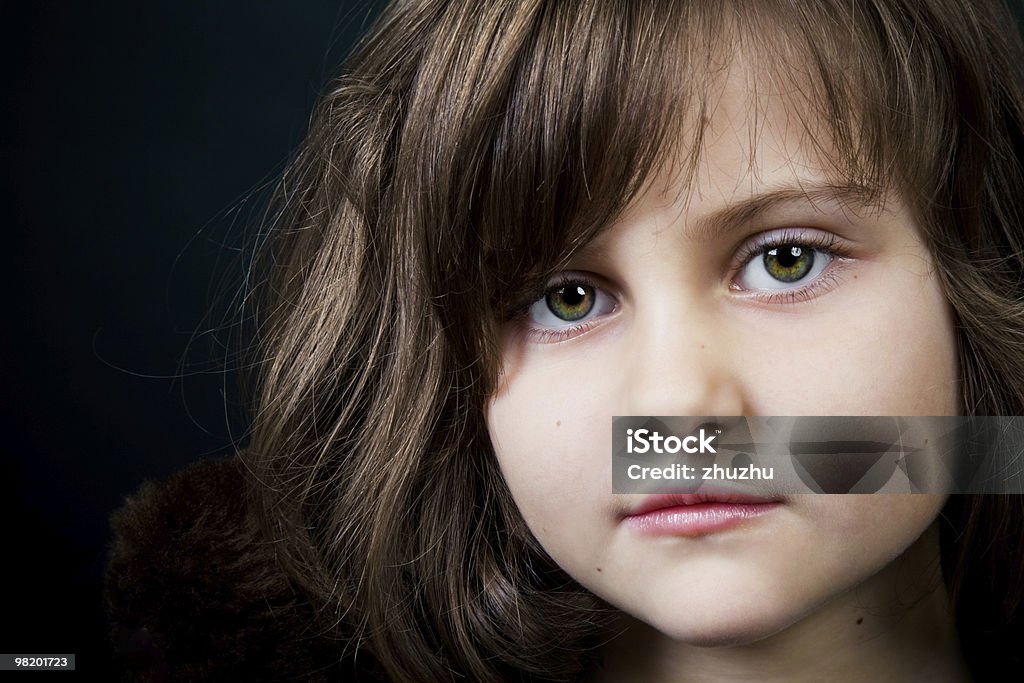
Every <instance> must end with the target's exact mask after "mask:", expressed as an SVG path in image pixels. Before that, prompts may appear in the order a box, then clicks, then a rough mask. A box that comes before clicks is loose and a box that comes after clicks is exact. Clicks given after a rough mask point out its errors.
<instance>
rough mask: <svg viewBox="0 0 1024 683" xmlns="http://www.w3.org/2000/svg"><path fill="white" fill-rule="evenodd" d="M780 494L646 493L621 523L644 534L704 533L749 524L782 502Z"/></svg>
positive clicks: (716, 492)
mask: <svg viewBox="0 0 1024 683" xmlns="http://www.w3.org/2000/svg"><path fill="white" fill-rule="evenodd" d="M782 504H783V502H782V499H781V498H766V497H763V496H753V495H749V494H743V493H738V492H732V491H698V492H696V493H680V494H663V495H653V496H647V497H646V498H644V499H643V500H641V501H640V502H639V503H638V504H637V505H635V506H633V507H632V508H631V509H629V510H628V511H627V512H626V514H625V516H624V517H623V518H622V523H623V524H625V525H626V526H627V527H630V528H632V529H634V530H636V531H637V532H639V533H642V534H644V535H651V536H704V535H707V534H712V533H716V532H719V531H725V530H726V529H732V528H734V527H738V526H743V525H746V524H748V523H750V522H752V521H754V520H756V519H758V518H760V517H764V516H766V515H768V514H770V513H771V512H772V511H774V510H777V509H778V508H780V507H781V506H782Z"/></svg>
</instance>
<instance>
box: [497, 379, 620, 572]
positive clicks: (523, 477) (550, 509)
mask: <svg viewBox="0 0 1024 683" xmlns="http://www.w3.org/2000/svg"><path fill="white" fill-rule="evenodd" d="M541 366H542V364H538V365H537V366H534V367H533V368H531V371H529V372H525V371H520V372H515V373H510V374H509V375H508V376H507V377H508V378H510V379H507V381H506V382H505V384H503V385H502V386H501V387H500V388H499V390H498V391H497V392H496V394H495V395H494V396H493V397H492V399H491V400H490V402H489V403H488V405H487V409H486V413H487V426H488V431H489V434H490V438H491V443H492V445H493V446H494V452H495V456H496V457H497V459H498V464H499V466H500V468H501V471H502V473H503V475H504V477H505V481H506V483H507V484H508V487H509V490H510V492H511V493H512V497H513V499H514V500H515V502H516V505H517V507H518V508H519V511H520V513H521V514H522V516H523V519H524V520H525V521H526V523H527V525H528V526H529V528H530V530H531V531H532V532H533V534H534V535H535V536H536V537H537V539H538V540H539V541H540V542H541V544H542V545H544V546H545V548H547V549H548V550H549V552H552V551H553V554H558V549H559V548H562V547H563V546H564V545H565V539H571V538H573V537H578V536H579V534H580V531H581V529H579V528H577V525H575V524H574V523H573V522H572V520H574V519H580V518H586V517H590V518H593V517H594V512H593V502H594V501H595V500H602V499H604V498H607V495H608V493H609V492H610V491H611V466H610V464H611V460H610V458H611V420H610V418H609V417H608V415H609V407H608V406H607V405H605V404H604V403H602V401H601V397H602V396H608V392H607V391H604V390H601V389H599V388H598V387H596V386H594V385H593V384H590V385H587V384H586V383H585V382H584V383H581V382H580V381H578V380H577V379H574V378H572V377H573V376H572V375H568V374H562V373H559V372H558V371H557V368H553V367H551V366H546V367H544V368H543V369H541ZM595 381H596V380H595ZM603 464H607V465H608V466H607V467H602V465H603ZM588 510H589V512H588Z"/></svg>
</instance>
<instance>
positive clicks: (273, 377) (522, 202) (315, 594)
mask: <svg viewBox="0 0 1024 683" xmlns="http://www.w3.org/2000/svg"><path fill="white" fill-rule="evenodd" d="M1014 28H1015V27H1014V23H1013V18H1012V16H1011V15H1010V14H1009V12H1008V11H1007V10H1006V8H1005V7H1003V6H1002V5H1001V4H999V3H998V2H996V1H995V0H992V1H985V2H979V1H976V0H970V1H968V0H912V1H911V0H863V1H857V2H850V1H849V0H842V1H840V0H834V1H833V0H824V1H822V2H815V3H807V2H793V1H791V0H756V1H755V0H708V1H706V2H692V1H686V2H684V1H681V0H677V1H673V2H603V1H598V0H573V1H571V2H563V1H559V2H545V1H543V0H523V1H520V2H511V1H501V0H485V1H478V0H473V1H472V2H470V1H467V2H441V1H439V0H438V1H423V2H396V3H394V4H393V5H392V6H390V7H389V8H388V9H387V10H386V11H385V12H384V14H383V15H382V17H381V18H380V19H379V21H378V23H377V25H376V27H375V28H374V30H373V31H372V32H371V33H370V35H369V36H368V37H367V38H366V39H365V40H364V42H363V43H362V44H361V46H360V47H359V49H358V50H357V51H356V53H355V54H354V55H353V57H352V58H351V59H350V60H349V61H348V63H347V64H346V66H345V69H344V72H343V74H342V76H341V77H340V78H339V79H338V80H337V81H336V82H335V83H334V84H333V85H332V86H331V89H330V91H329V92H328V94H327V95H326V97H325V98H324V100H323V101H322V103H321V105H320V107H319V109H318V110H317V113H316V115H315V117H314V121H313V124H312V127H311V130H310V133H309V136H308V139H307V140H306V142H305V144H304V145H303V147H302V150H301V151H300V153H299V155H298V157H297V158H296V160H295V162H294V164H293V165H292V167H291V168H290V170H289V171H288V172H287V174H286V176H285V178H284V180H283V182H282V183H281V187H280V194H279V199H280V203H279V211H278V213H277V214H276V221H275V225H274V229H273V231H272V232H271V233H270V234H269V235H268V236H267V238H268V243H267V246H266V249H265V252H264V253H265V255H266V259H265V260H264V262H263V264H262V266H263V270H262V271H257V272H264V273H266V277H265V278H264V279H261V280H259V285H258V290H259V291H258V292H257V294H258V297H256V298H255V299H254V300H258V301H260V302H261V303H260V306H259V309H258V311H257V315H258V317H259V320H260V325H259V328H258V331H257V337H256V338H257V340H258V361H257V363H256V366H255V367H256V374H257V383H256V387H255V397H256V401H255V410H254V412H253V416H254V423H253V430H252V437H251V443H250V444H249V446H248V448H247V450H246V451H245V452H244V453H243V461H244V463H245V465H246V468H247V472H248V491H249V494H250V506H251V508H250V509H251V510H253V511H255V513H256V516H257V517H258V520H259V524H260V529H261V533H262V537H261V538H262V539H263V540H262V542H261V544H260V552H265V553H270V554H269V555H267V557H270V558H272V560H271V561H272V562H273V563H274V564H275V566H277V567H281V568H283V570H284V571H285V572H286V573H287V576H288V580H289V582H290V583H289V584H288V585H294V586H298V587H299V588H301V594H302V595H303V596H304V597H303V604H305V605H308V606H309V607H308V612H309V615H310V621H311V622H312V623H315V624H317V626H316V628H315V629H313V630H312V631H311V632H310V633H312V635H309V634H308V633H304V635H303V638H304V639H310V638H312V639H318V642H329V643H330V646H329V647H328V648H327V650H325V651H328V652H330V653H331V654H329V655H327V656H325V657H324V658H321V660H320V661H322V662H325V664H324V665H325V666H329V667H331V668H330V669H328V671H333V672H338V671H340V669H338V668H336V667H337V662H338V661H344V662H347V663H346V665H345V666H348V667H351V666H355V667H356V669H357V670H358V671H360V672H361V673H362V674H363V675H366V676H367V677H370V676H371V675H374V672H376V674H377V675H380V676H385V677H387V678H389V679H392V680H402V681H444V680H473V681H501V680H520V679H529V680H601V681H634V680H644V681H696V680H701V681H708V680H761V681H769V680H784V681H796V680H815V681H818V680H929V681H935V680H949V681H963V680H971V679H972V677H973V678H975V679H983V678H986V677H996V676H1002V675H1004V674H1003V672H1004V671H1006V669H1005V667H1007V666H1011V665H1012V663H1014V662H1016V665H1017V666H1019V664H1020V663H1021V662H1020V655H1019V647H1018V646H1019V645H1020V644H1022V643H1024V639H1022V636H1024V631H1022V623H1024V615H1022V613H1021V609H1022V608H1021V604H1022V600H1024V593H1022V591H1024V548H1022V544H1021V543H1020V532H1019V529H1020V528H1021V526H1020V525H1021V523H1022V522H1024V505H1022V503H1021V501H1020V499H1019V498H1017V497H1013V496H952V497H949V496H938V495H923V494H918V495H865V496H856V495H847V496H825V495H822V496H789V497H783V498H778V499H774V500H772V501H766V503H768V504H766V505H765V511H764V512H763V514H758V515H756V516H754V517H752V518H751V519H749V520H748V521H747V522H746V523H743V524H739V525H733V526H730V527H727V528H723V529H718V530H710V531H708V532H707V533H704V532H700V533H693V532H687V531H685V530H684V531H678V530H677V531H674V532H672V531H670V532H657V533H645V532H644V530H643V527H642V525H637V524H636V523H634V522H635V520H636V518H637V517H638V516H641V515H642V514H643V512H644V505H645V504H646V503H645V502H644V500H645V499H644V498H643V497H641V496H621V495H619V496H616V495H613V494H612V493H611V490H612V489H611V477H610V468H609V467H608V464H609V462H610V455H611V447H610V438H609V435H610V429H609V428H610V424H611V418H612V416H613V415H957V414H968V415H1024V304H1022V303H1021V302H1022V301H1024V215H1022V204H1021V198H1022V197H1024V168H1022V161H1021V160H1022V158H1024V75H1022V72H1021V64H1024V52H1022V49H1021V44H1020V39H1019V37H1018V35H1017V34H1016V32H1015V30H1014ZM254 543H255V541H254ZM221 545H223V544H221ZM238 552H240V553H241V552H242V551H238ZM246 552H248V551H246ZM231 566H232V567H234V566H236V565H231ZM246 585H247V586H248V585H249V584H246ZM261 585H262V584H261ZM252 591H253V592H251V593H249V595H252V596H255V597H253V598H252V600H253V601H254V602H259V601H260V598H259V597H258V596H259V590H257V589H252ZM268 604H269V602H268ZM314 617H315V618H314ZM289 642H292V641H289ZM353 662H355V664H354V665H353ZM1011 670H1012V669H1011ZM193 671H195V670H193ZM346 671H349V669H346ZM307 673H310V674H311V672H307ZM321 673H322V672H321ZM311 675H312V674H311ZM1006 675H1012V674H1006Z"/></svg>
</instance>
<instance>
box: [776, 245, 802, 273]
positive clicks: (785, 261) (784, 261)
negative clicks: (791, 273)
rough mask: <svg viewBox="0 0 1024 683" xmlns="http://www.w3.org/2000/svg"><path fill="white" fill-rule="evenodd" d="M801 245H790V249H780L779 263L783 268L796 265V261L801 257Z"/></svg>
mask: <svg viewBox="0 0 1024 683" xmlns="http://www.w3.org/2000/svg"><path fill="white" fill-rule="evenodd" d="M801 251H802V250H801V249H800V247H790V248H789V249H780V250H779V252H780V253H779V255H778V259H779V265H780V266H782V267H783V268H792V267H793V266H795V265H796V262H797V261H798V260H799V259H800V252H801Z"/></svg>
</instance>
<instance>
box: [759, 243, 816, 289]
mask: <svg viewBox="0 0 1024 683" xmlns="http://www.w3.org/2000/svg"><path fill="white" fill-rule="evenodd" d="M813 266H814V250H813V249H806V248H804V247H798V246H789V245H787V246H783V247H774V248H772V249H769V250H768V251H766V252H765V253H764V268H765V270H766V271H767V272H768V274H769V275H771V276H772V277H773V278H775V279H776V280H778V281H779V282H796V281H797V280H800V279H803V278H804V277H806V276H807V273H809V272H811V268H812V267H813Z"/></svg>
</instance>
